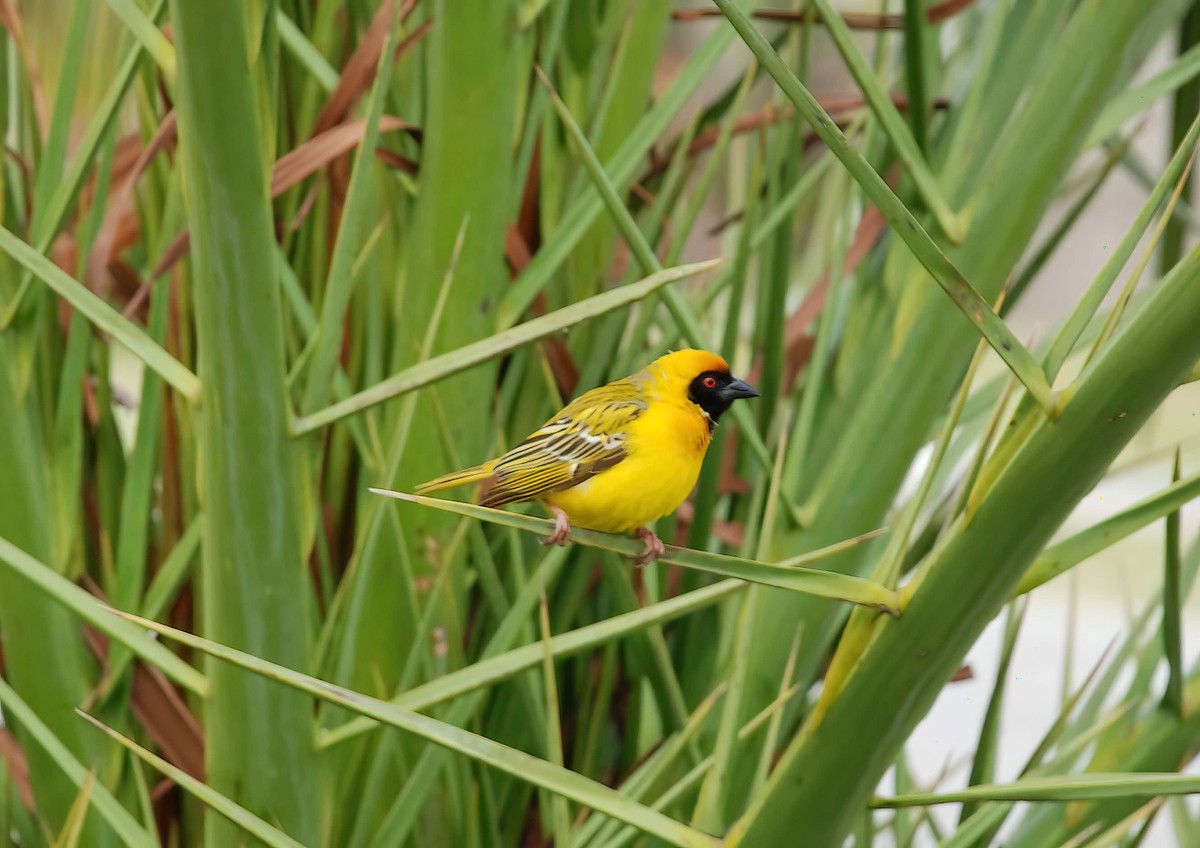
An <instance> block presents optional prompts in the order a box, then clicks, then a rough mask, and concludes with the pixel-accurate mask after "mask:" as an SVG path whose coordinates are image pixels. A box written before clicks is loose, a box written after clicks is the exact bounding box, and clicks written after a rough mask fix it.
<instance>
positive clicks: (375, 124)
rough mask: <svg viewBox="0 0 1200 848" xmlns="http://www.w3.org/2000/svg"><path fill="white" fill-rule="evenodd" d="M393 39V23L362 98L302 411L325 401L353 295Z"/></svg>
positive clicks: (394, 32) (369, 211) (367, 214)
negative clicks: (359, 136) (359, 131)
mask: <svg viewBox="0 0 1200 848" xmlns="http://www.w3.org/2000/svg"><path fill="white" fill-rule="evenodd" d="M395 42H396V27H395V22H394V21H393V25H392V26H390V27H389V28H388V35H387V38H386V39H385V40H384V44H383V50H382V51H381V53H380V58H379V68H378V69H377V71H376V74H375V84H374V85H373V86H372V87H371V96H370V98H369V99H368V101H367V119H366V129H365V130H364V132H363V141H362V145H361V147H359V153H358V156H357V157H356V158H355V160H354V168H353V170H352V171H351V172H350V185H349V187H348V188H347V190H346V201H345V205H344V207H343V209H342V219H341V225H340V226H339V227H338V234H337V238H336V239H335V240H334V244H333V256H332V258H331V259H330V264H329V276H328V279H327V281H326V284H325V292H324V298H323V299H322V301H321V314H320V318H319V321H318V325H317V329H316V332H315V334H314V336H313V338H314V339H315V347H314V349H313V353H312V360H311V362H310V363H309V366H308V383H307V384H306V386H305V391H304V403H303V408H304V409H315V408H318V407H319V406H321V405H323V404H324V403H325V400H326V398H327V397H328V393H329V388H330V380H331V378H332V377H333V374H334V370H335V368H336V367H337V358H338V354H339V353H340V352H341V350H342V336H343V324H344V322H345V313H346V307H347V306H348V305H349V303H350V296H351V294H352V293H353V282H354V273H353V269H352V264H353V259H354V255H355V254H356V253H357V252H358V251H359V249H360V248H361V247H362V245H363V241H364V234H365V232H366V230H367V227H368V224H370V223H371V222H370V220H369V219H370V216H371V215H372V213H373V212H374V209H373V208H372V205H371V202H370V201H371V194H372V191H371V190H372V184H371V180H372V178H373V176H374V173H373V169H374V168H375V156H374V151H375V147H376V144H377V142H378V139H379V119H380V116H382V114H383V102H384V99H385V98H386V97H387V93H388V83H389V82H390V81H391V79H392V74H391V73H390V67H391V63H392V53H393V47H394V45H395Z"/></svg>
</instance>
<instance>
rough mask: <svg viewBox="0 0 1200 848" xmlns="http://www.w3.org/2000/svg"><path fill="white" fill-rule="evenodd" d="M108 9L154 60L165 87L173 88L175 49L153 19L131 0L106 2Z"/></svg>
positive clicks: (109, 0)
mask: <svg viewBox="0 0 1200 848" xmlns="http://www.w3.org/2000/svg"><path fill="white" fill-rule="evenodd" d="M108 7H109V8H110V9H112V10H113V11H114V12H116V13H117V16H118V17H120V19H121V21H122V22H123V23H124V24H125V26H126V27H127V28H128V29H129V31H130V32H131V33H132V34H133V37H134V38H135V39H137V41H138V43H139V44H141V45H142V48H143V49H144V50H145V51H146V52H147V53H148V54H149V55H150V56H151V57H152V58H153V59H154V63H155V64H156V65H158V68H159V70H160V71H162V75H163V77H164V78H165V79H166V82H167V86H168V87H169V88H174V87H175V76H176V75H175V48H174V46H172V44H171V42H170V41H168V40H167V37H166V36H165V35H163V34H162V30H160V29H159V28H158V27H156V26H155V25H154V19H153V18H152V17H151V16H150V15H148V14H146V12H144V11H143V10H142V9H141V7H139V6H138V5H137V4H136V3H134V2H133V0H108Z"/></svg>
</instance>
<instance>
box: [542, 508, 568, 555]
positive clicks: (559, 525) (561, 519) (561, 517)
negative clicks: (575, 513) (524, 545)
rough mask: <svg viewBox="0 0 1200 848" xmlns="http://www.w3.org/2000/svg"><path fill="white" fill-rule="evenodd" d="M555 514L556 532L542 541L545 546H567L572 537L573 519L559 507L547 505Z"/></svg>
mask: <svg viewBox="0 0 1200 848" xmlns="http://www.w3.org/2000/svg"><path fill="white" fill-rule="evenodd" d="M546 506H548V507H549V508H550V511H551V512H552V513H554V532H553V533H551V534H550V535H549V536H547V537H546V538H545V539H542V542H541V543H542V544H543V545H565V544H566V543H567V541H568V539H570V536H571V519H570V518H568V517H567V514H566V512H564V511H563V510H562V509H560V508H559V507H556V506H553V505H551V504H546Z"/></svg>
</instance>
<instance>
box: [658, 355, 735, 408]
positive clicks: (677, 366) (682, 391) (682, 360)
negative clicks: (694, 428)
mask: <svg viewBox="0 0 1200 848" xmlns="http://www.w3.org/2000/svg"><path fill="white" fill-rule="evenodd" d="M706 371H718V372H724V373H728V372H729V363H728V362H726V361H725V360H724V358H722V357H720V356H718V355H717V354H715V353H712V352H710V351H707V350H697V349H696V348H687V349H685V350H676V351H673V352H672V353H668V354H666V355H665V356H660V357H659V358H658V359H656V360H654V361H653V362H651V363H650V364H649V365H647V366H646V369H645V370H644V371H643V372H642V374H644V375H645V376H646V377H649V378H650V380H652V381H653V382H654V384H655V387H656V388H657V389H658V390H659V392H658V393H659V395H660V396H662V395H668V396H670V398H671V399H675V398H678V399H681V400H682V399H684V398H686V397H687V387H688V385H689V384H690V383H691V382H692V380H694V379H696V377H698V376H699V375H701V374H703V373H704V372H706Z"/></svg>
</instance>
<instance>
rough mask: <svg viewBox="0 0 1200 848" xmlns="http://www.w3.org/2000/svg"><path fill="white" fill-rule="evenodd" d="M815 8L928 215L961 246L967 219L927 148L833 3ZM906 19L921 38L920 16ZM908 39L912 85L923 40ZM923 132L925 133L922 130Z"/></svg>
mask: <svg viewBox="0 0 1200 848" xmlns="http://www.w3.org/2000/svg"><path fill="white" fill-rule="evenodd" d="M812 4H813V6H814V7H815V8H816V9H817V10H818V13H819V14H820V15H821V20H822V22H823V23H824V24H825V29H826V30H827V31H828V33H829V36H830V38H831V39H833V42H834V44H836V45H837V48H838V51H839V52H841V54H842V58H843V59H844V60H845V62H846V66H847V67H848V68H849V69H850V73H851V74H853V75H854V79H855V81H856V82H857V83H858V87H859V89H861V90H862V92H863V96H864V97H865V98H866V100H867V103H868V104H870V107H871V111H872V112H874V113H875V117H876V118H877V119H878V121H879V124H880V126H881V127H882V129H883V132H884V133H885V134H886V136H887V139H888V141H889V142H890V143H891V144H892V146H893V147H894V148H895V149H896V153H897V155H898V156H899V157H900V160H901V161H902V162H903V163H904V166H905V168H906V169H907V170H908V173H909V176H910V177H911V178H912V181H913V184H914V185H915V186H916V189H917V192H918V193H919V194H920V197H921V200H922V201H924V203H925V205H926V206H927V207H928V208H929V211H930V212H931V213H932V214H933V216H934V218H935V219H936V220H937V223H938V226H940V227H941V228H942V232H944V233H945V234H946V237H947V238H948V239H949V240H950V241H951V242H953V243H955V244H958V243H959V242H961V241H962V239H963V236H964V235H965V234H966V227H965V224H964V219H963V217H962V216H961V215H959V214H956V213H955V212H954V210H953V209H951V208H950V205H949V203H948V202H947V200H946V196H945V194H944V193H943V192H942V190H941V188H939V186H938V183H937V180H936V178H935V177H934V175H933V173H932V172H931V171H930V168H929V163H928V161H926V159H925V156H924V154H923V153H922V152H921V151H922V149H923V148H924V143H923V142H919V141H917V139H916V138H915V136H914V133H913V132H912V130H911V129H910V128H909V126H908V125H907V124H906V123H905V122H904V118H902V117H901V116H900V110H898V109H897V108H896V104H894V103H893V102H892V99H891V97H890V96H889V95H888V93H887V91H885V90H884V87H883V84H882V83H881V82H880V80H879V77H878V76H877V75H876V73H875V71H874V69H873V68H872V67H871V66H870V64H869V63H868V62H867V58H866V57H865V56H864V55H863V54H862V51H860V50H859V49H858V46H857V45H856V44H855V43H854V36H853V35H852V34H851V32H850V28H849V27H848V26H846V22H845V21H844V20H843V19H842V16H841V15H839V14H837V13H836V12H835V11H834V10H833V8H832V6H831V4H830V0H812ZM906 6H911V3H909V4H906ZM906 18H907V19H908V20H909V21H911V20H913V19H915V20H916V22H917V23H916V31H917V34H918V36H919V35H920V32H921V27H922V24H923V22H922V21H920V14H919V12H918V14H917V15H907V16H906ZM906 36H907V37H906V46H907V47H908V51H906V52H908V53H909V54H910V55H909V57H908V61H909V64H908V70H909V73H910V76H909V81H910V83H911V82H912V76H911V73H912V69H913V64H914V63H915V64H916V65H917V66H918V67H920V66H921V63H922V61H923V58H922V57H923V55H924V54H923V52H922V50H921V49H920V46H919V45H920V38H919V37H918V38H916V39H911V37H912V28H911V27H908V28H906ZM910 39H911V40H910ZM923 89H924V83H923V82H922V83H921V84H920V86H919V88H918V94H921V93H922V92H923ZM924 108H925V107H924V103H923V101H917V102H913V103H910V104H909V114H910V115H917V114H922V115H923V112H924ZM922 120H923V117H922ZM922 132H924V127H923V126H922Z"/></svg>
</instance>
